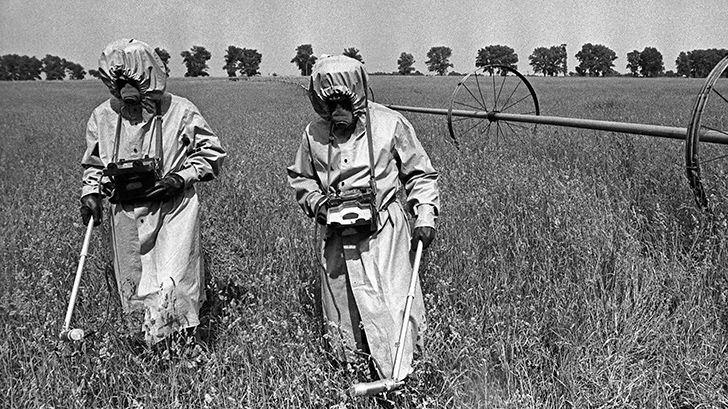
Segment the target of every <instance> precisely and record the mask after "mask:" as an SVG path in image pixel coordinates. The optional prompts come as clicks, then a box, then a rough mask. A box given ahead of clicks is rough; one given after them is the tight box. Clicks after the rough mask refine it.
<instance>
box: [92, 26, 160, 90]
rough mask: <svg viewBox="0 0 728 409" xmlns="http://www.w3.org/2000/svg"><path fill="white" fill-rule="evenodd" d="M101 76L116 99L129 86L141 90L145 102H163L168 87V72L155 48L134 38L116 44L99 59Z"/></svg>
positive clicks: (108, 46)
mask: <svg viewBox="0 0 728 409" xmlns="http://www.w3.org/2000/svg"><path fill="white" fill-rule="evenodd" d="M99 76H100V77H101V80H102V81H103V82H104V84H106V86H107V87H109V91H110V92H111V94H112V95H113V96H115V97H116V98H121V96H120V95H119V90H120V88H121V87H123V86H124V84H125V83H130V84H131V85H133V86H135V87H137V88H138V89H139V92H140V93H141V95H142V101H143V102H149V100H150V99H151V100H159V99H160V98H161V96H162V95H163V94H164V90H165V88H166V86H167V70H166V68H165V66H164V63H163V62H162V60H161V59H160V58H159V56H158V55H157V53H156V52H154V49H152V48H151V47H150V46H149V45H148V44H146V43H143V42H141V41H137V40H133V39H122V40H118V41H114V42H113V43H111V44H109V45H107V46H106V48H104V51H103V52H101V57H99Z"/></svg>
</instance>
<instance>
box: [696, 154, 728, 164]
mask: <svg viewBox="0 0 728 409" xmlns="http://www.w3.org/2000/svg"><path fill="white" fill-rule="evenodd" d="M723 158H728V153H726V154H725V155H720V156H716V157H715V158H710V159H707V160H704V161H702V162H703V165H705V164H706V163H710V162H715V161H717V160H719V159H723Z"/></svg>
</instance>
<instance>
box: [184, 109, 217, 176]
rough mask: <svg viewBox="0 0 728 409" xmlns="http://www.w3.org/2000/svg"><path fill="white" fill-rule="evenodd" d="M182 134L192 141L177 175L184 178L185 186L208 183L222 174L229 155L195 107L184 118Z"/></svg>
mask: <svg viewBox="0 0 728 409" xmlns="http://www.w3.org/2000/svg"><path fill="white" fill-rule="evenodd" d="M182 132H183V137H184V138H187V139H188V140H189V141H190V145H189V147H188V149H187V157H186V158H185V160H184V161H183V162H182V166H180V169H179V170H177V172H176V173H177V174H179V175H180V176H182V179H184V181H185V186H187V187H189V186H191V185H192V184H194V183H196V182H206V181H209V180H212V179H214V178H216V177H217V176H218V175H219V174H220V169H221V167H222V163H223V160H224V159H225V157H226V156H227V153H226V152H225V150H224V149H223V147H222V145H221V144H220V140H219V139H218V137H217V136H216V135H215V133H214V132H212V129H211V128H210V126H209V125H208V124H207V121H205V118H203V117H202V114H200V112H199V111H198V110H197V109H196V108H195V107H194V106H193V107H192V108H191V109H189V110H188V111H187V113H186V115H185V117H184V120H183V130H182Z"/></svg>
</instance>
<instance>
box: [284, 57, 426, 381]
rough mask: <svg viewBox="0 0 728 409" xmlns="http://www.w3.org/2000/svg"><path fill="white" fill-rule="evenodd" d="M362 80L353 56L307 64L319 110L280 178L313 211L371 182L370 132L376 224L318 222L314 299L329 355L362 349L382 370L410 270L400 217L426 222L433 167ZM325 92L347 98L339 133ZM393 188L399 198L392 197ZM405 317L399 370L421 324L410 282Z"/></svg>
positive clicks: (406, 127) (405, 126) (387, 370)
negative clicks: (352, 226)
mask: <svg viewBox="0 0 728 409" xmlns="http://www.w3.org/2000/svg"><path fill="white" fill-rule="evenodd" d="M366 86H367V74H366V72H365V71H364V69H363V66H362V65H361V63H359V62H358V61H357V60H354V59H352V58H348V57H345V56H335V57H327V58H322V59H320V60H318V61H317V62H316V65H315V67H314V72H313V74H312V75H311V82H310V86H309V97H310V99H311V103H312V105H313V108H314V110H315V111H316V112H317V113H318V114H319V117H320V118H318V119H316V120H314V121H312V122H311V123H309V124H308V126H306V129H305V131H304V133H303V136H302V138H301V143H300V146H299V149H298V151H297V152H296V156H295V159H294V163H293V165H291V166H290V167H288V180H289V184H290V185H291V187H292V188H293V189H294V190H295V193H296V199H297V201H298V203H299V205H300V206H301V208H302V209H303V210H304V212H305V213H306V214H307V215H308V216H309V217H314V216H315V215H316V210H317V207H318V206H319V205H320V204H321V203H322V201H323V199H324V198H325V197H327V196H328V195H334V194H342V193H345V192H346V191H348V190H355V189H362V188H367V187H369V186H371V184H370V168H371V167H372V165H371V159H370V156H369V141H368V140H367V138H368V137H371V144H372V147H373V150H372V151H373V155H372V156H373V164H374V166H373V168H374V175H375V177H374V180H375V186H376V204H375V206H376V209H377V210H378V214H379V217H378V223H377V226H375V229H373V230H374V231H370V230H369V229H364V230H359V231H357V232H356V233H355V234H347V233H345V232H343V231H342V230H340V229H335V228H331V227H324V229H323V230H324V231H323V235H322V237H323V239H322V242H321V243H320V244H321V246H320V250H321V258H322V260H323V263H322V264H323V269H322V271H321V299H322V307H323V319H324V323H325V332H326V334H325V336H326V339H327V340H328V342H329V343H330V346H331V349H332V350H333V351H334V352H335V354H336V356H337V357H338V358H339V359H340V360H344V361H350V360H352V359H354V356H355V355H356V354H358V353H362V352H363V353H365V354H369V356H370V357H371V358H372V359H373V361H374V363H375V367H376V368H377V370H378V372H379V376H380V377H382V378H388V377H390V376H391V375H392V365H393V363H394V356H395V352H396V348H397V345H396V344H397V342H398V337H399V330H400V327H401V324H402V316H403V313H404V306H405V302H406V297H407V289H408V285H409V278H410V276H411V273H412V261H413V254H412V253H411V252H410V225H409V223H408V221H409V220H408V219H409V218H411V217H413V216H416V217H417V220H416V222H415V225H416V226H430V227H434V225H435V219H436V216H437V214H438V212H439V206H440V203H439V193H438V187H437V178H438V173H437V171H435V169H434V168H433V166H432V164H431V162H430V159H429V157H428V155H427V153H426V152H425V150H424V149H423V147H422V145H421V144H420V142H419V140H418V139H417V137H416V136H415V132H414V129H413V128H412V125H410V123H409V122H408V121H407V120H406V119H405V118H404V117H403V116H402V115H401V114H399V113H398V112H395V111H393V110H391V109H388V108H386V107H384V106H383V105H380V104H377V103H374V102H372V101H367V93H366V91H365V89H366ZM334 95H336V96H337V97H341V96H344V97H346V98H348V99H349V101H350V102H351V106H352V108H353V109H352V110H353V112H354V115H355V118H356V126H355V128H354V131H353V133H352V135H351V136H350V137H348V138H347V139H342V138H332V137H331V135H332V134H331V129H332V127H331V116H330V114H329V112H328V110H327V109H326V103H325V102H326V100H327V99H328V98H330V97H332V96H334ZM367 103H368V109H367ZM367 121H370V124H369V125H370V126H371V135H368V134H367V132H366V128H367ZM402 189H404V193H405V197H406V198H405V201H404V204H402V203H400V201H399V200H398V199H397V193H398V191H400V190H402ZM409 319H410V320H411V323H410V324H411V325H410V330H409V334H408V337H407V341H406V345H405V350H404V357H403V362H402V368H401V371H400V374H401V376H400V377H401V378H404V377H405V376H407V375H408V374H409V373H410V372H411V370H412V369H411V362H412V357H413V351H414V348H415V346H416V345H417V344H418V343H420V342H421V340H420V339H419V333H420V331H421V330H422V329H423V328H424V326H425V310H424V303H423V299H422V291H421V289H420V286H419V284H418V285H417V288H416V294H415V299H414V303H413V307H412V312H411V316H410V317H409Z"/></svg>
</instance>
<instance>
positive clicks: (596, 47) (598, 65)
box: [576, 43, 617, 77]
mask: <svg viewBox="0 0 728 409" xmlns="http://www.w3.org/2000/svg"><path fill="white" fill-rule="evenodd" d="M576 59H577V60H579V66H578V67H576V72H577V73H579V75H589V76H594V77H598V76H603V75H608V74H612V73H614V70H613V69H612V67H614V60H616V59H617V54H615V53H614V51H613V50H611V49H610V48H609V47H606V46H603V45H601V44H591V43H586V44H584V45H582V46H581V51H579V52H578V53H576Z"/></svg>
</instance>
